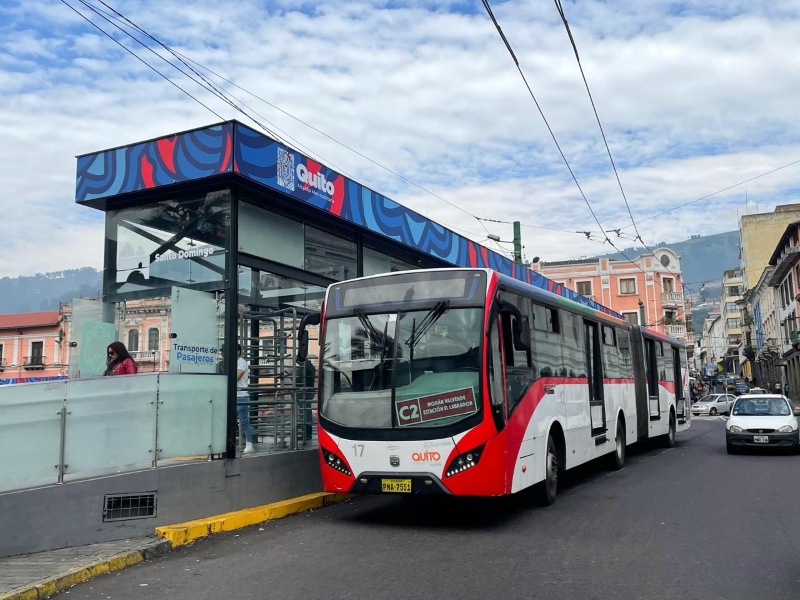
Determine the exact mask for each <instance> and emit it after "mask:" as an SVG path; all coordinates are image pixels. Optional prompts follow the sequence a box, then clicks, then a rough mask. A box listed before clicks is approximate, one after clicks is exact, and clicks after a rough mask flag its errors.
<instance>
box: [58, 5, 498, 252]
mask: <svg viewBox="0 0 800 600" xmlns="http://www.w3.org/2000/svg"><path fill="white" fill-rule="evenodd" d="M60 1H61V2H62V3H63V4H64V5H66V6H67V7H68V8H70V9H71V10H72V11H73V12H75V13H76V14H78V15H79V16H80V17H81V18H83V19H84V20H85V21H87V22H88V23H89V24H91V25H92V26H93V27H95V28H96V29H97V30H98V31H100V32H101V33H102V34H103V35H105V36H106V37H108V38H109V39H111V40H112V41H113V42H114V43H116V44H117V45H119V46H120V47H122V48H123V49H124V50H125V51H126V52H128V53H129V54H131V55H132V56H134V57H135V58H136V59H137V60H139V61H140V62H142V63H143V64H145V65H146V66H148V67H149V68H150V69H152V70H153V71H155V72H156V73H158V74H159V75H160V76H161V77H163V78H164V79H166V80H167V81H168V82H169V83H170V84H172V85H174V86H175V87H177V88H178V89H179V90H181V91H182V92H183V93H185V94H186V95H187V96H189V97H190V98H192V99H194V100H195V101H196V102H198V103H199V104H201V105H202V106H203V107H205V108H206V109H208V110H209V111H210V112H211V113H212V114H214V115H215V116H216V117H218V118H219V119H221V120H225V119H224V117H222V116H221V115H220V114H219V113H217V112H216V111H214V110H213V109H211V108H210V107H208V106H206V105H205V104H203V103H202V102H201V101H200V100H198V99H197V98H196V97H194V96H193V95H192V94H190V93H189V92H187V91H186V90H184V89H183V88H182V87H180V86H179V85H178V84H176V83H175V82H174V81H172V79H170V78H169V77H168V76H167V75H165V74H163V73H162V72H160V71H158V70H157V69H156V68H155V67H153V66H152V65H150V64H149V63H148V62H147V61H145V60H144V59H143V58H141V57H140V56H138V55H137V54H136V53H135V52H133V51H132V50H130V49H129V48H128V47H126V46H125V45H124V44H122V43H121V42H119V41H118V40H117V39H115V38H114V37H113V36H112V35H110V34H109V33H108V32H107V31H105V30H104V29H103V28H101V27H100V26H99V25H97V24H96V23H94V22H93V21H92V20H91V19H89V18H88V17H87V16H85V15H84V14H83V13H81V12H80V11H78V10H77V9H76V8H74V7H73V6H71V5H70V4H68V3H67V2H66V1H65V0H60ZM98 1H99V2H100V4H102V5H103V6H105V7H106V8H107V9H108V10H109V11H111V12H107V11H105V10H103V9H102V8H100V7H97V6H92V5H91V4H89V3H88V2H86V0H78V2H80V3H81V4H83V5H84V6H86V7H87V8H89V9H90V10H92V11H93V12H94V13H95V14H97V15H98V16H100V17H101V18H103V19H104V20H106V21H107V22H109V23H110V24H111V25H113V26H114V27H116V28H117V29H119V30H120V31H122V32H123V33H125V34H126V35H128V36H129V37H130V38H132V39H133V40H134V41H136V42H137V43H138V44H140V45H142V46H143V47H144V48H146V49H147V50H149V51H150V52H152V53H153V54H155V55H156V56H157V57H159V58H160V59H161V60H164V61H165V62H166V63H167V64H169V65H170V66H172V67H174V68H175V69H177V70H178V71H179V72H181V73H182V74H183V75H185V76H187V77H189V78H190V79H191V80H192V81H194V82H195V83H197V84H198V85H200V86H201V87H203V88H204V89H206V90H207V91H209V92H210V93H212V94H214V95H215V96H216V97H217V98H219V99H220V100H222V101H223V102H225V103H226V104H228V105H230V106H231V107H232V108H234V109H235V110H237V111H238V112H240V113H241V114H243V115H245V116H246V117H247V118H248V119H250V120H251V121H253V122H254V123H256V124H257V125H258V126H259V127H261V128H262V129H263V130H264V131H266V132H267V133H269V134H270V135H271V136H273V137H274V138H276V139H277V140H279V141H281V142H282V143H284V144H286V142H285V141H284V140H283V139H282V138H281V137H280V136H279V135H278V134H276V133H275V132H274V131H272V130H271V129H270V128H268V127H266V126H265V125H264V124H263V123H261V122H259V120H257V119H255V118H254V117H253V116H252V115H250V114H248V113H247V112H245V111H244V110H243V109H242V108H241V107H240V106H238V105H236V104H235V103H234V102H232V101H231V99H230V98H233V99H234V100H236V101H237V102H240V103H241V104H242V105H243V106H246V107H247V108H248V109H249V110H250V111H252V112H253V113H254V114H256V115H258V116H259V117H261V118H262V119H263V120H264V121H266V122H269V120H268V119H266V117H264V116H263V115H261V114H260V113H258V112H256V111H255V110H254V109H252V108H250V107H249V106H247V105H246V104H245V103H244V102H242V101H241V100H239V99H238V98H236V97H235V96H232V95H231V94H230V93H229V92H227V91H226V90H224V88H222V87H220V86H217V85H216V84H214V83H213V82H212V81H210V80H209V79H208V78H206V77H205V76H203V75H202V74H201V73H199V72H198V71H197V70H196V69H195V68H193V67H192V65H195V66H196V67H198V68H199V69H202V70H204V71H206V72H208V73H210V74H212V75H214V76H215V77H218V78H219V79H221V80H222V81H225V82H227V83H229V84H231V85H233V86H234V87H236V88H238V89H240V90H241V91H243V92H245V93H247V94H249V95H250V96H252V97H254V98H256V99H258V100H260V101H261V102H264V103H265V104H267V105H269V106H271V107H273V108H275V109H276V110H278V111H280V112H282V113H283V114H285V115H287V116H289V117H291V118H292V119H294V120H296V121H298V122H299V123H301V124H303V125H305V126H306V127H308V128H310V129H312V130H314V131H316V132H317V133H319V134H321V135H323V136H325V137H327V138H328V139H330V140H331V141H333V142H335V143H336V144H338V145H340V146H342V147H343V148H346V149H347V150H349V151H351V152H353V153H355V154H357V155H358V156H360V157H362V158H364V159H366V160H368V161H370V162H371V163H373V164H375V165H376V166H378V167H380V168H382V169H384V170H385V171H387V172H389V173H391V174H392V175H395V176H396V177H398V178H400V179H402V180H403V181H405V182H407V183H409V184H411V185H413V186H415V187H417V188H419V189H420V190H422V191H424V192H425V193H427V194H429V195H431V196H433V197H435V198H437V199H439V200H441V201H443V202H445V203H446V204H448V205H450V206H451V207H453V208H455V209H457V210H459V211H461V212H463V213H465V214H467V215H468V216H470V217H472V218H474V219H476V220H478V217H477V216H476V215H474V214H472V213H470V212H469V211H467V210H466V209H464V208H462V207H460V206H458V205H457V204H455V203H453V202H450V201H449V200H447V199H446V198H443V197H442V196H440V195H438V194H436V193H434V192H432V191H431V190H429V189H427V188H425V187H424V186H422V185H420V184H418V183H416V182H414V181H412V180H411V179H409V178H408V177H405V176H404V175H401V174H400V173H397V172H396V171H394V170H392V169H390V168H389V167H387V166H385V165H383V164H381V163H379V162H378V161H376V160H374V159H373V158H371V157H369V156H367V155H366V154H363V153H362V152H359V151H358V150H356V149H354V148H352V147H350V146H348V145H347V144H345V143H343V142H341V141H339V140H337V139H336V138H334V137H333V136H331V135H329V134H328V133H326V132H324V131H322V130H320V129H318V128H317V127H315V126H313V125H311V124H309V123H307V122H305V121H303V120H302V119H300V118H298V117H295V116H294V115H292V114H291V113H289V112H288V111H286V110H284V109H282V108H280V107H279V106H277V105H275V104H273V103H271V102H269V101H268V100H266V99H264V98H262V97H261V96H258V95H257V94H255V93H253V92H250V91H249V90H247V89H245V88H243V87H242V86H240V85H238V84H236V83H235V82H233V81H231V80H230V79H227V78H226V77H224V76H222V75H220V74H219V73H217V72H215V71H213V70H211V69H210V68H208V67H206V66H204V65H202V64H200V63H199V62H197V61H194V60H192V59H190V58H189V57H187V56H185V55H183V54H182V53H180V52H178V51H177V50H174V49H173V48H171V47H170V46H168V45H167V44H165V43H163V42H162V41H160V40H159V39H158V38H156V37H155V36H153V35H152V34H150V33H149V32H147V31H146V30H145V29H143V28H142V27H140V26H139V25H137V24H136V23H135V22H133V21H132V20H131V19H129V18H128V17H126V16H125V15H124V14H122V13H121V12H119V11H117V10H116V9H114V8H113V7H112V6H110V5H109V4H107V3H106V2H104V1H103V0H98ZM109 17H110V18H112V19H114V20H116V21H118V22H124V24H125V25H126V26H128V27H131V28H133V29H134V30H135V31H137V32H138V33H140V34H142V35H144V36H146V37H147V38H149V39H150V40H152V41H153V42H155V43H156V44H158V45H159V46H161V47H162V48H164V49H165V50H167V51H168V52H169V53H170V54H172V55H173V56H174V57H175V58H176V59H178V60H179V61H180V62H181V63H182V64H184V65H185V66H186V67H188V68H189V69H190V70H191V71H192V73H194V74H195V75H196V76H197V77H198V78H199V79H200V81H198V79H196V78H195V77H193V76H192V75H190V74H189V73H187V72H186V71H184V70H183V69H181V68H180V67H179V66H178V65H176V64H175V63H173V62H171V61H170V60H168V59H167V58H165V57H164V56H162V55H160V54H159V53H158V52H156V51H155V50H153V49H152V48H150V47H149V46H147V44H145V43H143V42H142V41H141V40H140V39H138V38H137V37H136V36H134V35H132V34H131V33H130V32H128V31H126V30H125V29H123V28H122V27H120V26H119V25H117V24H116V23H114V22H112V21H111V20H110V19H109ZM189 63H191V64H189ZM270 125H272V127H273V128H275V129H277V130H278V131H281V130H280V129H279V128H278V127H277V126H275V125H274V124H273V123H270ZM282 133H283V134H284V135H285V136H286V137H287V138H288V139H291V140H292V141H293V142H294V143H295V145H297V146H300V147H301V148H305V147H304V145H303V144H301V143H300V142H299V141H298V140H296V139H294V138H292V137H291V136H289V135H288V134H286V133H285V132H282ZM287 145H288V144H287ZM305 151H306V152H307V153H308V154H309V156H312V157H313V156H315V153H314V152H312V151H311V150H310V149H308V148H305ZM315 158H316V157H315ZM316 159H317V160H320V162H323V163H326V164H328V165H330V166H331V167H333V168H334V169H336V170H337V171H338V172H340V173H342V174H343V175H345V176H347V177H350V178H351V179H353V177H352V176H350V175H349V174H347V173H346V172H345V171H343V170H342V169H340V168H338V167H336V166H335V165H334V164H333V163H332V162H331V161H328V160H325V159H321V158H316ZM478 222H480V221H479V220H478ZM481 227H482V228H483V229H484V231H485V232H486V233H487V234H489V233H490V232H489V230H488V228H487V227H486V226H485V225H484V224H483V223H481ZM453 229H456V228H453ZM462 231H463V230H462ZM468 233H469V232H468ZM472 235H475V234H474V233H473V234H472ZM492 241H494V240H492ZM498 248H500V250H501V251H502V250H503V249H502V247H501V246H499V245H498Z"/></svg>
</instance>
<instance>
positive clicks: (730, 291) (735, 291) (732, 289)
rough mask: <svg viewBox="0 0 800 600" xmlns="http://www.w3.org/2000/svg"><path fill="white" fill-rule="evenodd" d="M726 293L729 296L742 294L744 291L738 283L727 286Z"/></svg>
mask: <svg viewBox="0 0 800 600" xmlns="http://www.w3.org/2000/svg"><path fill="white" fill-rule="evenodd" d="M726 294H727V295H728V296H741V295H742V291H741V288H740V287H739V286H738V285H729V286H728V287H727V288H726Z"/></svg>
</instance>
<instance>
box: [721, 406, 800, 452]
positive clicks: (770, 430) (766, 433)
mask: <svg viewBox="0 0 800 600" xmlns="http://www.w3.org/2000/svg"><path fill="white" fill-rule="evenodd" d="M798 416H800V409H798V408H794V407H793V406H792V403H791V402H789V400H787V398H786V396H783V395H781V394H755V395H753V394H745V395H743V396H739V398H737V399H736V403H735V404H734V405H733V410H732V411H731V418H730V419H728V422H727V423H726V424H725V445H726V446H727V449H728V454H736V453H738V452H739V451H740V450H743V449H745V448H786V449H790V450H793V451H795V452H797V451H798V449H800V437H799V436H800V432H798V426H797V417H798Z"/></svg>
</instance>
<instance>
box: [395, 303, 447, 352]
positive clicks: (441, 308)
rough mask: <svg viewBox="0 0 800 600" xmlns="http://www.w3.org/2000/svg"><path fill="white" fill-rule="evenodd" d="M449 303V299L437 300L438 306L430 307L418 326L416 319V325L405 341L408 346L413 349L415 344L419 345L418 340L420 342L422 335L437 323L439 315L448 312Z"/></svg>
mask: <svg viewBox="0 0 800 600" xmlns="http://www.w3.org/2000/svg"><path fill="white" fill-rule="evenodd" d="M449 303H450V302H449V301H447V302H437V303H436V306H434V307H433V308H432V309H430V310H429V311H428V314H427V315H425V318H424V319H422V321H420V323H419V327H416V321H414V326H413V328H412V329H411V335H410V336H409V338H408V339H407V340H406V341H405V344H406V346H408V347H409V348H411V349H412V350H413V349H414V346H416V345H417V342H419V341H420V340H421V339H422V336H424V335H425V334H426V333H428V330H429V329H430V328H431V327H433V324H434V323H436V321H438V320H439V317H441V316H442V315H443V314H444V313H446V312H447V307H448V304H449Z"/></svg>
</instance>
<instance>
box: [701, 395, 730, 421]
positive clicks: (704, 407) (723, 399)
mask: <svg viewBox="0 0 800 600" xmlns="http://www.w3.org/2000/svg"><path fill="white" fill-rule="evenodd" d="M735 401H736V396H734V395H733V394H710V395H708V396H705V397H703V398H701V399H700V400H698V401H697V402H695V403H694V404H692V414H693V415H695V416H698V415H709V416H712V417H713V416H715V415H724V414H727V413H729V412H730V411H731V406H733V403H734V402H735Z"/></svg>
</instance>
